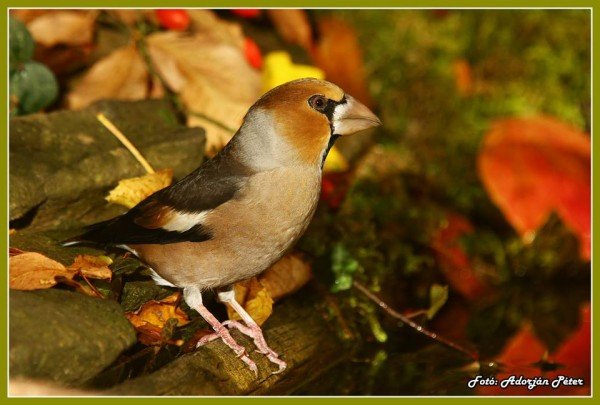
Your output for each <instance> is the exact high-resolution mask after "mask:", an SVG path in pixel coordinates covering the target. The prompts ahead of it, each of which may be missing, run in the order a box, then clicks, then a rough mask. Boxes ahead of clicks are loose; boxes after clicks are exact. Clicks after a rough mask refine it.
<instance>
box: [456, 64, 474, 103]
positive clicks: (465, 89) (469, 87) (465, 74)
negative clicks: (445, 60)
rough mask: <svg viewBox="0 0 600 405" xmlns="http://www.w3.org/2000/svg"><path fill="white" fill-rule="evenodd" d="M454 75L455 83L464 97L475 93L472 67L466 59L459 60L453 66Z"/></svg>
mask: <svg viewBox="0 0 600 405" xmlns="http://www.w3.org/2000/svg"><path fill="white" fill-rule="evenodd" d="M452 71H453V73H454V83H455V85H456V89H457V90H458V93H459V94H460V95H462V96H468V95H469V94H471V92H472V91H473V74H472V73H471V65H469V62H467V61H466V60H465V59H458V60H456V61H454V63H453V64H452Z"/></svg>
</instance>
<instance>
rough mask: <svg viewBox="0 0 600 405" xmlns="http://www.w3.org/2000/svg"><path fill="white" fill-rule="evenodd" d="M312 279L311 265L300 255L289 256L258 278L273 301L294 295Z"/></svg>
mask: <svg viewBox="0 0 600 405" xmlns="http://www.w3.org/2000/svg"><path fill="white" fill-rule="evenodd" d="M311 278H312V272H311V268H310V265H309V264H308V263H307V262H306V261H305V260H303V258H302V257H301V256H300V255H298V254H288V255H285V256H284V257H282V258H281V259H280V260H279V261H278V262H277V263H275V264H274V265H273V266H271V267H270V268H269V269H267V270H266V271H265V272H264V273H263V274H261V275H260V276H259V278H258V280H259V282H260V283H261V284H262V285H263V286H264V287H265V288H266V289H267V291H268V292H269V295H270V296H271V298H273V300H275V301H277V300H279V299H280V298H282V297H284V296H286V295H289V294H292V293H293V292H295V291H297V290H299V289H300V288H302V287H303V286H304V285H305V284H306V283H308V282H309V281H310V279H311Z"/></svg>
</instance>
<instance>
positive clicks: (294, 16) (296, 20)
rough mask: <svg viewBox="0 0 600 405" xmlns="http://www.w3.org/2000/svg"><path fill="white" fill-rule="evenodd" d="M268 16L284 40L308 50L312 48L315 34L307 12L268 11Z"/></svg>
mask: <svg viewBox="0 0 600 405" xmlns="http://www.w3.org/2000/svg"><path fill="white" fill-rule="evenodd" d="M267 15H268V16H269V18H270V19H271V21H272V22H273V25H274V26H275V29H277V32H278V33H279V35H281V37H282V38H283V39H284V40H286V41H287V42H289V43H291V44H295V45H300V46H302V47H303V48H304V49H307V50H308V49H310V48H311V47H312V39H313V34H312V29H311V27H310V21H309V20H308V16H307V15H306V11H305V10H298V9H279V10H267Z"/></svg>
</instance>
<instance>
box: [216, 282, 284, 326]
mask: <svg viewBox="0 0 600 405" xmlns="http://www.w3.org/2000/svg"><path fill="white" fill-rule="evenodd" d="M234 291H235V300H236V301H237V302H239V303H240V305H241V306H242V307H244V309H245V310H246V312H248V314H249V315H250V316H251V317H252V319H254V321H255V322H256V323H257V324H259V325H262V324H263V323H265V321H266V320H267V319H269V316H271V313H272V312H273V299H272V298H271V295H270V294H269V291H268V290H267V289H266V287H265V286H263V285H262V284H261V283H260V282H259V281H258V279H257V278H256V277H252V278H251V279H250V280H246V281H243V282H241V283H236V284H235V286H234ZM227 315H228V317H229V319H232V320H238V321H239V320H241V318H240V316H239V315H238V314H237V312H235V311H234V310H233V309H231V308H230V307H229V305H228V306H227Z"/></svg>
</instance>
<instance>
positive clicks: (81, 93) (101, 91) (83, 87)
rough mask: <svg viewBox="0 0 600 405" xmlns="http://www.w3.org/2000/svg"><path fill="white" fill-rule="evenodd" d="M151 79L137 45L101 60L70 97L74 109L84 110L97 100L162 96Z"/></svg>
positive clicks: (69, 103) (68, 97)
mask: <svg viewBox="0 0 600 405" xmlns="http://www.w3.org/2000/svg"><path fill="white" fill-rule="evenodd" d="M150 80H151V79H150V76H149V74H148V71H147V69H146V64H145V63H144V61H143V59H142V57H141V56H140V55H139V53H138V51H137V49H136V47H135V46H134V45H128V46H125V47H122V48H119V49H117V50H115V51H114V52H112V53H111V54H109V55H108V56H106V57H105V58H103V59H101V60H99V61H98V62H97V63H96V64H94V66H92V67H91V68H90V70H89V71H88V72H87V73H86V74H85V76H84V77H83V78H82V79H81V80H80V81H79V82H78V83H77V84H76V85H75V87H74V88H73V89H72V90H71V91H70V93H69V94H68V95H67V104H68V106H69V108H70V109H80V108H84V107H86V106H88V105H89V104H91V103H93V102H94V101H97V100H102V99H107V98H111V99H118V100H140V99H145V98H147V97H154V96H160V93H161V91H158V93H157V94H153V93H150V92H151V91H152V90H149V88H151V89H155V88H156V87H157V86H156V85H155V84H156V83H154V82H153V85H152V86H149V85H148V84H149V81H150Z"/></svg>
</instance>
